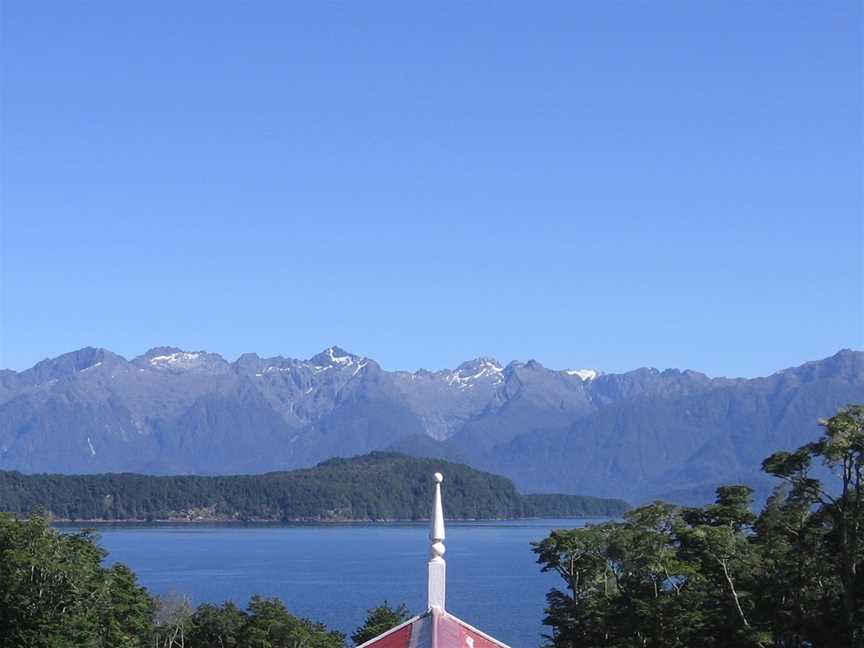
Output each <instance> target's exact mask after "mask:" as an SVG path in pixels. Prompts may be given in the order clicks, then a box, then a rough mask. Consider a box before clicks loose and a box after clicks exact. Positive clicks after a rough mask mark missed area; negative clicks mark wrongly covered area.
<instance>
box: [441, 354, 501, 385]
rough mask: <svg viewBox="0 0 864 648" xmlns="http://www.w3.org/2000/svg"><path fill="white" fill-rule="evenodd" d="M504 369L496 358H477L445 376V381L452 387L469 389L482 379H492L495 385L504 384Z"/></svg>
mask: <svg viewBox="0 0 864 648" xmlns="http://www.w3.org/2000/svg"><path fill="white" fill-rule="evenodd" d="M503 374H504V367H502V366H501V363H500V362H498V361H497V360H495V359H494V358H486V357H481V358H476V359H474V360H469V361H468V362H463V363H462V364H461V365H459V367H458V368H457V369H456V371H451V372H448V373H447V374H446V375H445V376H444V380H446V381H447V384H448V385H450V386H451V387H461V388H466V389H467V388H468V387H471V386H472V385H473V384H474V382H475V381H477V380H481V379H484V378H485V379H487V380H488V379H491V380H493V381H494V383H495V384H497V383H500V382H503V380H504V376H503Z"/></svg>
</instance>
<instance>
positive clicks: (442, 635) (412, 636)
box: [358, 607, 509, 648]
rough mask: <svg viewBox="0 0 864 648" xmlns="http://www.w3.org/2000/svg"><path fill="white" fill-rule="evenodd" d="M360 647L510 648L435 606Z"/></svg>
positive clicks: (359, 647)
mask: <svg viewBox="0 0 864 648" xmlns="http://www.w3.org/2000/svg"><path fill="white" fill-rule="evenodd" d="M358 648H509V646H507V644H505V643H502V642H500V641H498V640H497V639H495V638H493V637H490V636H489V635H487V634H486V633H484V632H481V631H480V630H478V629H477V628H475V627H473V626H471V625H469V624H467V623H465V622H464V621H463V620H462V619H460V618H459V617H456V616H453V615H452V614H449V613H448V612H445V611H444V610H442V609H440V608H437V607H434V608H432V609H431V610H429V611H428V612H426V614H421V615H419V616H415V617H414V618H412V619H408V621H406V622H405V623H403V624H401V625H398V626H396V627H395V628H393V629H392V630H389V631H388V632H385V633H384V634H382V635H379V636H377V637H375V638H374V639H371V640H369V641H367V642H366V643H364V644H362V645H361V646H358Z"/></svg>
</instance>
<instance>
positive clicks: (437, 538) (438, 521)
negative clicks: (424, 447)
mask: <svg viewBox="0 0 864 648" xmlns="http://www.w3.org/2000/svg"><path fill="white" fill-rule="evenodd" d="M434 480H435V499H434V502H433V504H432V524H431V526H430V528H429V539H430V540H431V541H432V555H431V557H430V559H429V609H432V608H440V609H442V610H443V609H444V594H445V590H446V587H445V586H446V580H447V564H446V563H445V562H444V552H445V551H447V549H446V547H445V546H444V507H443V506H442V505H441V482H443V481H444V475H442V474H441V473H437V472H436V473H435V475H434Z"/></svg>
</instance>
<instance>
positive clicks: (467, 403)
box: [0, 346, 864, 503]
mask: <svg viewBox="0 0 864 648" xmlns="http://www.w3.org/2000/svg"><path fill="white" fill-rule="evenodd" d="M853 402H858V403H860V402H864V353H862V352H860V351H851V350H843V351H840V352H839V353H837V354H835V355H833V356H831V357H829V358H826V359H823V360H818V361H815V362H809V363H806V364H804V365H801V366H799V367H795V368H791V369H785V370H782V371H779V372H777V373H775V374H773V375H771V376H768V377H764V378H753V379H741V378H737V379H729V378H709V377H708V376H706V375H704V374H702V373H699V372H695V371H689V370H685V371H680V370H676V369H667V370H665V371H659V370H657V369H648V368H642V369H636V370H634V371H629V372H625V373H618V374H616V373H603V372H601V371H597V370H591V369H571V370H554V369H548V368H546V367H544V366H542V365H541V364H540V363H538V362H536V361H533V360H531V361H528V362H511V363H510V364H508V365H506V366H503V365H502V364H501V363H499V362H497V361H496V360H494V359H492V358H485V357H482V358H477V359H474V360H470V361H468V362H465V363H463V364H461V365H460V366H459V367H457V368H456V369H453V370H441V371H426V370H422V369H421V370H419V371H415V372H407V371H385V370H384V369H382V368H381V366H380V365H379V364H378V363H376V362H375V361H374V360H372V359H370V358H366V357H362V356H358V355H355V354H353V353H349V352H347V351H345V350H343V349H341V348H339V347H335V346H334V347H330V348H328V349H325V350H324V351H323V352H321V353H319V354H318V355H316V356H314V357H312V358H309V359H308V360H297V359H292V358H285V357H282V356H277V357H272V358H262V357H259V356H258V355H256V354H251V353H250V354H245V355H243V356H241V357H240V358H238V359H237V360H236V361H234V362H228V361H226V360H225V359H224V358H222V357H221V356H219V355H218V354H215V353H208V352H206V351H184V350H181V349H177V348H173V347H158V348H154V349H151V350H150V351H148V352H147V353H145V354H144V355H141V356H139V357H137V358H134V359H131V360H127V359H126V358H124V357H122V356H120V355H117V354H115V353H112V352H111V351H108V350H106V349H98V348H89V347H88V348H84V349H80V350H78V351H74V352H71V353H67V354H64V355H61V356H59V357H57V358H53V359H48V360H44V361H42V362H39V363H38V364H36V365H35V366H33V367H32V368H30V369H27V370H25V371H21V372H15V371H11V370H3V371H0V470H18V471H21V472H25V473H35V472H57V473H99V472H139V473H147V474H157V475H167V474H204V475H214V474H245V473H259V472H265V471H274V470H288V469H293V468H300V467H306V466H311V465H314V464H316V463H318V462H320V461H322V460H325V459H328V458H331V457H348V456H353V455H359V454H364V453H367V452H370V451H373V450H395V451H399V452H402V453H406V454H411V455H415V456H420V457H438V458H442V459H446V460H450V461H456V462H463V463H468V464H470V465H472V466H475V467H477V468H481V469H483V470H489V471H492V472H495V473H500V474H503V475H506V476H508V477H510V478H511V479H513V480H514V481H515V483H516V485H517V486H518V487H519V488H520V490H522V492H561V493H571V494H580V495H593V496H599V497H620V498H624V499H627V500H628V501H631V502H634V503H637V502H641V501H646V500H650V499H652V498H655V497H664V498H669V499H672V500H673V501H681V502H687V503H690V502H693V503H696V502H703V501H705V500H707V499H710V497H711V495H712V493H713V489H714V488H715V487H716V486H717V485H718V484H722V483H732V482H734V483H750V484H751V485H753V486H754V487H756V488H757V490H759V491H760V492H763V493H764V492H766V490H767V489H768V488H769V486H770V483H769V482H768V480H767V478H765V477H763V476H762V475H761V473H760V472H759V465H760V462H761V460H762V459H763V458H764V457H765V456H767V455H768V454H770V453H771V452H773V451H775V450H778V449H786V448H795V447H797V446H798V445H801V444H802V443H805V442H807V441H809V440H811V439H813V438H815V436H816V435H818V433H819V428H818V426H817V420H818V419H820V418H824V417H827V416H830V415H832V414H833V413H834V412H835V411H836V410H837V408H838V407H842V406H844V405H846V404H848V403H853Z"/></svg>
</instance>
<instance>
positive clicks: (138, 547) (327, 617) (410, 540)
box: [99, 520, 585, 648]
mask: <svg viewBox="0 0 864 648" xmlns="http://www.w3.org/2000/svg"><path fill="white" fill-rule="evenodd" d="M584 523H585V521H584V520H531V521H518V522H486V523H483V522H479V523H448V525H447V542H446V544H447V554H446V558H447V608H448V610H450V611H451V612H453V613H454V614H456V615H457V616H460V617H461V618H463V619H464V620H465V621H467V622H468V623H470V624H472V625H475V626H477V627H479V628H480V629H481V630H484V631H486V632H488V633H490V634H492V635H494V636H496V637H498V638H499V639H501V640H502V641H504V642H506V643H508V644H510V645H511V646H513V648H535V647H536V646H538V645H539V643H540V635H541V633H542V632H543V631H544V628H543V626H542V619H543V607H544V603H545V595H546V592H547V591H548V590H549V589H550V588H551V587H553V586H558V583H557V579H556V577H555V576H554V575H551V574H543V573H541V572H540V570H539V567H538V565H537V564H536V563H535V557H534V554H533V553H532V552H531V548H530V546H529V544H528V543H529V542H531V541H532V540H540V539H542V538H544V537H545V536H546V535H548V533H549V531H550V530H551V529H553V528H561V527H569V528H572V527H577V526H582V525H583V524H584ZM99 531H100V533H101V535H102V540H101V542H102V545H103V546H104V547H105V548H106V549H107V550H108V551H109V552H110V556H109V561H110V562H115V561H117V562H123V563H126V564H127V565H129V566H130V567H131V568H132V569H134V570H135V572H136V573H137V574H138V576H139V578H140V580H141V582H142V583H143V584H144V585H145V586H147V587H148V588H149V589H150V591H151V592H153V593H155V594H164V593H166V592H177V593H180V594H184V595H187V596H188V597H189V598H190V599H191V600H192V602H193V603H194V604H198V603H202V602H222V601H226V600H233V601H234V602H236V603H237V604H239V605H241V607H245V605H246V603H247V602H248V600H249V597H250V596H251V595H252V594H261V595H263V596H278V597H279V598H281V599H282V600H283V601H285V603H286V605H287V606H288V609H289V610H291V611H292V612H293V613H294V614H298V615H300V616H308V617H310V618H313V619H315V620H318V621H321V622H323V623H325V624H326V625H327V626H328V627H331V628H334V629H338V630H341V631H342V632H345V633H347V634H350V633H351V632H352V631H353V630H354V629H356V628H357V627H358V626H359V625H361V624H362V623H363V620H364V619H365V613H366V610H367V609H368V608H370V607H374V606H375V605H378V604H379V603H381V602H382V601H383V600H384V599H387V600H388V601H390V602H391V603H401V602H404V603H406V604H407V605H408V607H409V609H410V610H411V611H412V613H416V612H420V611H422V610H424V609H425V602H426V600H425V599H426V561H427V559H428V546H429V541H428V540H427V537H426V536H427V533H428V528H427V526H426V525H412V524H377V525H357V524H355V525H327V526H248V527H238V526H218V525H212V526H211V525H207V526H191V525H147V526H140V525H139V526H102V527H99Z"/></svg>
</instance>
